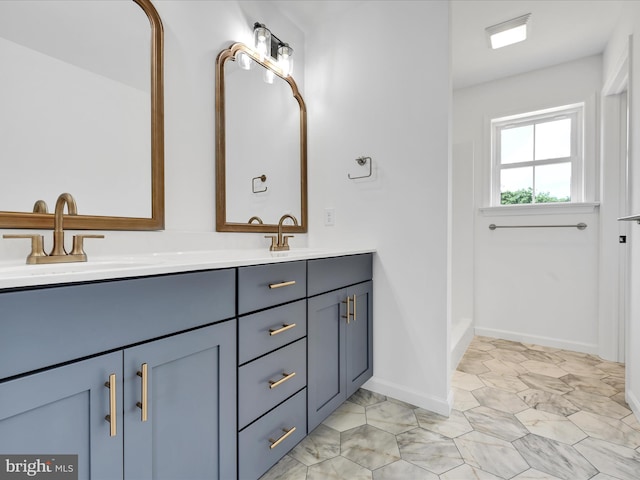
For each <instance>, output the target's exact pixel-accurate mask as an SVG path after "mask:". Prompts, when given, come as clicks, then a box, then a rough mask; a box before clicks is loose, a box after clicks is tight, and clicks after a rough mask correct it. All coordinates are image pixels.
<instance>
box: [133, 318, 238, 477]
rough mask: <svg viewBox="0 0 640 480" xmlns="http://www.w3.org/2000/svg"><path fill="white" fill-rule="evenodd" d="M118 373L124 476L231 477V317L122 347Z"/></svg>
mask: <svg viewBox="0 0 640 480" xmlns="http://www.w3.org/2000/svg"><path fill="white" fill-rule="evenodd" d="M143 364H145V365H146V376H139V375H138V373H137V372H141V373H142V371H143V367H142V365H143ZM145 377H146V378H145ZM124 378H125V387H126V390H125V399H124V402H125V403H124V417H125V425H126V429H127V434H126V436H125V458H124V465H125V467H124V471H125V479H136V480H141V479H154V480H156V479H157V480H159V479H165V478H166V479H176V478H180V479H182V480H187V479H198V480H203V479H218V478H220V479H229V478H235V477H236V435H237V428H236V322H235V320H231V321H227V322H223V323H219V324H217V325H213V326H210V327H205V328H201V329H197V330H193V331H191V332H187V333H184V334H180V335H176V336H173V337H168V338H165V339H161V340H157V341H155V342H151V343H148V344H144V345H140V346H138V347H132V348H129V349H127V350H125V352H124ZM145 385H146V389H147V395H146V399H144V400H146V411H147V419H146V421H143V420H142V412H143V409H142V408H141V407H140V406H138V405H137V404H138V403H140V405H141V406H142V407H144V406H145V405H143V387H144V386H145Z"/></svg>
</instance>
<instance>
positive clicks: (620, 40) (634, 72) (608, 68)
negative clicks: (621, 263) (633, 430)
mask: <svg viewBox="0 0 640 480" xmlns="http://www.w3.org/2000/svg"><path fill="white" fill-rule="evenodd" d="M624 8H625V12H624V15H622V17H621V20H620V23H619V25H618V27H617V29H616V32H615V35H614V36H613V37H612V39H611V40H610V42H609V44H608V46H607V49H606V51H605V54H604V66H605V70H604V79H605V81H609V79H610V78H612V76H614V75H615V71H616V65H617V64H618V62H619V59H620V58H621V56H622V55H623V52H624V50H625V49H626V46H627V45H628V42H629V36H632V37H633V40H632V47H631V51H630V55H629V64H630V75H629V85H628V88H629V109H630V134H629V149H630V179H629V180H630V181H629V185H630V194H631V195H630V201H631V202H630V203H631V205H630V207H629V211H628V212H627V213H628V214H630V215H631V214H634V215H637V214H639V213H640V187H639V186H640V131H639V130H638V125H640V48H639V46H638V39H639V38H640V3H638V2H627V3H626V4H625V6H624ZM639 228H640V226H638V225H637V224H636V223H635V222H634V223H633V224H632V225H630V226H629V237H628V248H629V252H630V263H629V276H630V285H629V292H630V298H629V318H628V325H627V330H626V349H625V350H626V361H625V364H626V377H627V378H626V400H627V403H628V404H629V406H630V407H631V409H632V410H633V412H634V413H635V415H636V416H637V417H640V367H639V366H640V348H638V347H639V346H640V298H639V297H638V295H635V294H634V292H637V291H638V288H640V230H639Z"/></svg>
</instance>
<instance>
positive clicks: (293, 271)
mask: <svg viewBox="0 0 640 480" xmlns="http://www.w3.org/2000/svg"><path fill="white" fill-rule="evenodd" d="M306 293H307V264H306V262H287V263H276V264H271V265H257V266H253V267H241V268H239V269H238V314H239V315H242V314H243V313H248V312H252V311H254V310H260V309H262V308H267V307H271V306H273V305H278V304H280V303H286V302H291V301H293V300H298V299H300V298H304V297H305V295H306Z"/></svg>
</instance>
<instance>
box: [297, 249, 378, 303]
mask: <svg viewBox="0 0 640 480" xmlns="http://www.w3.org/2000/svg"><path fill="white" fill-rule="evenodd" d="M372 258H373V256H372V255H371V254H370V253H366V254H362V255H348V256H345V257H334V258H319V259H317V260H309V266H308V269H309V296H312V295H318V294H320V293H324V292H329V291H331V290H336V289H338V288H342V287H346V286H348V285H353V284H354V283H360V282H366V281H367V280H371V278H372V277H373V273H372Z"/></svg>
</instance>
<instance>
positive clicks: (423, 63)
mask: <svg viewBox="0 0 640 480" xmlns="http://www.w3.org/2000/svg"><path fill="white" fill-rule="evenodd" d="M356 3H357V2H354V8H351V9H349V10H347V11H346V12H344V13H343V14H342V15H340V16H339V17H338V18H333V19H331V21H330V22H327V23H326V24H323V25H321V27H320V28H319V29H318V30H317V31H314V32H311V33H310V34H309V35H308V36H307V58H308V59H309V60H308V63H307V71H306V78H307V92H306V97H305V98H306V100H307V106H308V111H309V182H310V185H309V195H310V210H309V213H310V219H311V220H310V227H311V228H310V244H311V246H314V247H315V246H325V245H344V244H351V245H359V244H362V243H363V242H365V243H369V244H372V245H373V246H375V247H376V248H377V251H378V254H377V255H376V260H375V265H374V277H375V282H374V378H373V379H372V381H370V382H369V383H368V384H367V386H368V387H369V388H372V389H374V390H376V391H378V392H381V393H386V394H389V395H392V396H394V397H396V398H399V399H401V400H405V401H409V402H411V403H414V404H417V405H421V406H424V407H426V408H429V409H431V410H435V411H438V412H440V413H447V414H448V411H449V408H450V406H449V403H448V392H449V375H448V362H449V348H448V345H449V340H448V336H449V328H448V319H447V316H448V312H447V278H448V275H447V274H448V271H447V269H448V266H447V256H448V248H447V230H448V221H447V216H448V213H447V212H448V208H449V202H448V196H449V193H448V170H449V151H448V150H449V147H448V145H449V118H450V113H449V112H450V82H449V75H448V72H449V51H448V48H447V45H448V44H449V40H448V35H449V34H448V3H447V2H445V1H432V2H414V1H396V2H366V3H364V4H363V5H360V6H358V5H356ZM376 35H379V36H376ZM415 45H420V49H419V55H417V54H416V53H417V52H416V49H415ZM360 156H370V157H371V158H372V160H373V171H374V173H373V176H372V177H371V178H368V179H363V180H350V179H348V178H347V174H348V173H351V174H352V175H357V174H364V173H365V172H366V171H367V170H366V169H364V168H363V167H358V165H357V164H356V163H355V159H356V158H357V157H360ZM325 208H335V225H334V226H325V225H324V223H323V214H324V209H325Z"/></svg>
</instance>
